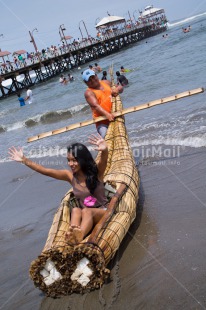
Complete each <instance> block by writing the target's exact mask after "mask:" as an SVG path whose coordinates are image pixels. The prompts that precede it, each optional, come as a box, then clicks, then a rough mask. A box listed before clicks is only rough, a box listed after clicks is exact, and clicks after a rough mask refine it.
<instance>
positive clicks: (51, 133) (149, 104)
mask: <svg viewBox="0 0 206 310" xmlns="http://www.w3.org/2000/svg"><path fill="white" fill-rule="evenodd" d="M203 92H204V88H196V89H192V90H189V91H185V92H183V93H179V94H177V95H173V96H170V97H165V98H161V99H157V100H153V101H150V102H147V103H144V104H141V105H137V106H134V107H131V108H127V109H124V110H122V111H118V112H115V113H113V114H114V116H115V117H117V116H121V115H125V114H128V113H132V112H136V111H140V110H144V109H148V108H152V107H154V106H156V105H160V104H164V103H167V102H171V101H175V100H178V99H182V98H185V97H188V96H192V95H196V94H200V93H203ZM105 119H106V117H105V116H99V117H97V118H95V119H91V120H88V121H84V122H80V123H76V124H72V125H69V126H66V127H63V128H59V129H55V130H51V131H48V132H44V133H40V134H39V135H36V136H33V137H30V138H28V140H27V142H33V141H37V140H40V139H43V138H47V137H50V136H54V135H58V134H60V133H64V132H67V131H69V130H73V129H76V128H81V127H84V126H88V125H91V124H95V123H97V122H99V121H102V120H105Z"/></svg>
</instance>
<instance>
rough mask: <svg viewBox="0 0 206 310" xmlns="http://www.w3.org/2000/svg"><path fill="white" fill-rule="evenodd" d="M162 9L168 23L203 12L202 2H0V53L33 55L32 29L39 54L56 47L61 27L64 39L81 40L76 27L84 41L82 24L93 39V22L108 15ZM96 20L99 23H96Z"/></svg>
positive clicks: (23, 0) (204, 8) (145, 0)
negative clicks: (63, 29)
mask: <svg viewBox="0 0 206 310" xmlns="http://www.w3.org/2000/svg"><path fill="white" fill-rule="evenodd" d="M151 4H152V5H153V6H154V7H157V8H164V9H165V12H166V16H167V18H168V20H169V22H170V23H172V22H174V21H176V20H180V19H185V18H189V17H191V16H194V15H197V14H198V13H202V12H206V0H167V1H165V0H153V1H152V2H148V1H147V0H129V1H125V0H102V1H94V0H87V1H85V0H55V1H54V0H35V1H32V0H0V35H1V34H3V37H2V36H0V48H1V50H2V51H4V50H8V51H10V52H13V51H15V50H20V49H26V50H27V51H29V52H31V51H34V48H33V45H32V44H31V43H30V37H29V33H28V31H29V30H30V31H32V30H33V29H34V28H37V29H38V33H36V32H34V37H35V40H36V43H37V46H38V49H39V50H41V49H42V48H43V47H47V46H50V45H51V44H54V45H57V44H58V43H60V37H59V26H60V25H61V24H64V26H65V28H66V31H65V35H71V36H73V37H74V38H78V37H79V38H81V34H80V31H79V25H80V27H81V30H82V32H83V35H84V36H85V37H86V33H85V29H84V26H83V22H80V21H81V20H83V21H84V22H85V24H86V27H87V30H88V32H89V34H91V35H95V33H96V32H95V22H96V21H97V22H98V21H99V19H102V18H103V17H105V16H107V11H108V12H109V14H110V15H117V16H123V17H125V18H126V19H129V15H128V11H129V12H130V15H131V17H133V15H134V16H135V17H136V18H137V17H138V15H139V13H138V10H143V9H144V8H145V7H146V6H147V5H151ZM98 18H99V19H98Z"/></svg>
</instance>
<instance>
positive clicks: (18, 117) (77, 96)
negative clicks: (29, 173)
mask: <svg viewBox="0 0 206 310" xmlns="http://www.w3.org/2000/svg"><path fill="white" fill-rule="evenodd" d="M189 24H190V25H191V26H192V29H191V32H189V33H183V32H182V30H181V28H182V27H187V26H188V25H189ZM164 34H165V33H164ZM167 34H168V37H167V38H163V36H162V34H159V35H157V36H154V37H152V38H148V39H146V40H143V41H141V42H139V43H136V44H134V45H132V46H130V47H128V48H126V49H124V50H122V51H120V52H118V53H116V54H113V55H110V56H108V57H105V58H101V59H99V60H98V63H99V65H100V66H101V67H102V68H103V69H104V70H108V69H109V67H110V66H111V65H113V67H114V71H116V70H119V69H120V66H121V65H123V66H124V67H125V68H129V69H132V71H131V72H128V73H126V75H127V78H128V80H129V87H127V88H125V90H124V93H123V94H122V95H121V98H122V101H123V104H124V107H130V106H134V105H139V104H142V103H144V102H147V101H150V100H154V99H158V98H163V97H167V96H169V95H174V94H177V93H180V92H183V91H187V90H190V89H194V88H198V87H204V86H206V79H205V72H206V62H205V50H206V15H205V13H203V14H199V15H197V16H194V17H193V18H192V19H191V20H189V21H187V20H186V21H179V22H177V23H174V24H169V28H168V31H167ZM89 64H90V63H88V64H86V65H84V66H82V67H81V69H79V70H78V69H75V70H73V71H72V74H73V75H74V77H75V81H74V82H73V83H70V84H67V85H60V83H59V82H58V80H59V77H56V78H54V79H52V80H50V81H49V82H46V83H43V84H39V85H36V86H35V87H34V88H33V95H34V98H35V102H34V103H33V104H32V105H26V106H25V107H23V108H20V107H19V103H18V100H17V97H16V96H13V97H10V98H7V99H5V100H2V101H1V102H0V141H1V145H2V146H3V147H1V149H0V156H1V157H0V158H1V161H7V160H8V158H7V150H8V148H9V147H10V146H12V145H14V146H22V147H23V148H24V150H25V152H27V155H29V156H33V155H35V156H39V157H44V156H47V155H54V154H56V151H55V150H56V149H62V148H63V149H64V148H65V147H66V145H67V144H68V143H70V142H73V141H75V140H76V139H77V138H78V141H81V142H85V141H86V140H87V137H88V135H89V134H90V133H94V132H95V127H94V125H91V126H89V127H87V128H86V129H85V128H82V129H76V130H74V131H70V132H67V133H64V134H61V135H57V136H54V137H50V138H47V139H43V140H40V141H38V142H34V143H31V144H28V143H27V142H26V141H27V138H28V137H31V136H33V135H36V134H39V133H42V132H45V131H50V130H52V129H57V128H61V127H64V126H67V125H70V124H73V123H76V122H79V121H84V120H87V119H90V118H91V112H90V109H89V107H88V105H87V104H86V101H85V99H84V91H85V89H86V87H85V84H84V83H83V82H82V80H81V71H83V70H84V69H85V68H87V67H88V65H89ZM91 64H93V63H92V62H91ZM99 77H100V78H101V74H99ZM22 95H23V96H25V93H24V92H23V93H22ZM205 98H206V94H200V95H197V96H194V97H190V98H186V99H182V100H179V101H177V102H173V103H168V104H166V105H163V106H159V107H155V108H152V109H148V110H144V111H141V112H136V113H132V114H129V115H127V116H126V125H127V130H128V133H129V136H130V139H131V145H132V146H134V147H139V146H146V145H160V144H165V145H172V146H178V145H180V146H185V147H186V146H189V147H194V148H199V147H204V146H206V122H205V121H206V109H205V101H206V100H205ZM53 151H54V152H53Z"/></svg>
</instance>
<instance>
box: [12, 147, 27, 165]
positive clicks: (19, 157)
mask: <svg viewBox="0 0 206 310" xmlns="http://www.w3.org/2000/svg"><path fill="white" fill-rule="evenodd" d="M8 153H9V155H10V156H9V158H10V159H12V160H15V161H18V162H22V161H23V158H24V154H23V150H22V148H21V147H19V148H18V150H17V149H16V148H15V147H14V146H12V147H11V148H10V149H9V152H8Z"/></svg>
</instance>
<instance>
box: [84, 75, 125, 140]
mask: <svg viewBox="0 0 206 310" xmlns="http://www.w3.org/2000/svg"><path fill="white" fill-rule="evenodd" d="M82 79H83V81H84V82H85V83H86V85H87V86H88V88H87V90H86V91H85V93H84V96H85V99H86V101H87V103H88V104H89V105H90V107H91V109H92V115H93V118H96V117H98V116H105V117H106V118H107V119H106V120H103V121H100V122H98V123H96V127H97V131H98V133H99V134H100V135H101V136H102V137H103V138H104V137H105V136H106V133H107V128H108V127H109V122H111V121H113V120H114V115H113V114H112V112H111V111H112V96H114V97H116V96H117V95H118V94H119V93H122V92H123V87H122V86H120V85H118V86H116V87H115V89H112V88H111V82H110V81H107V80H104V81H100V80H99V78H98V76H97V75H96V74H95V72H94V71H93V70H90V69H87V70H85V71H84V72H83V73H82Z"/></svg>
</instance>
